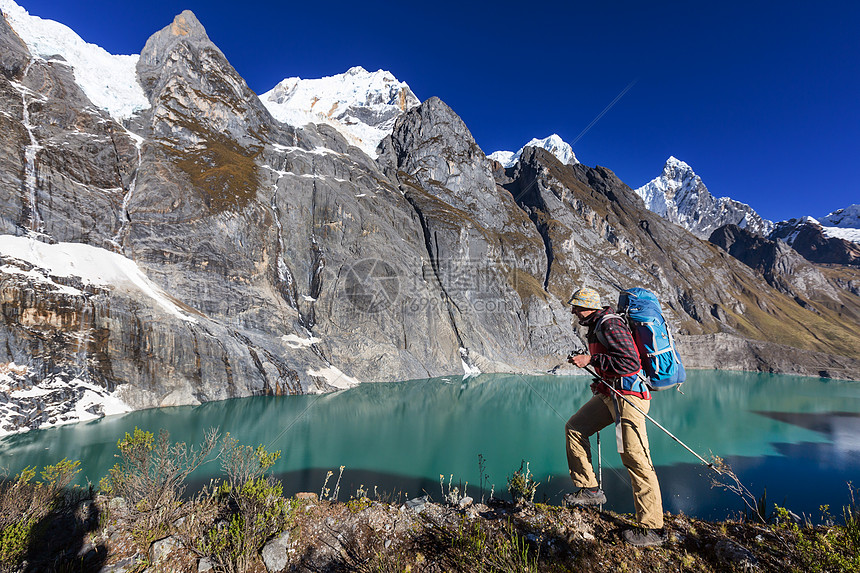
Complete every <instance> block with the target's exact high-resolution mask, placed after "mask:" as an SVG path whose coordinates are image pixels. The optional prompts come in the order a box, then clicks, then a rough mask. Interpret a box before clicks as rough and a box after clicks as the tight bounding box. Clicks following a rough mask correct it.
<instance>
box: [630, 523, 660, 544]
mask: <svg viewBox="0 0 860 573" xmlns="http://www.w3.org/2000/svg"><path fill="white" fill-rule="evenodd" d="M621 537H622V538H623V539H624V541H626V542H627V543H629V544H630V545H633V546H635V547H657V546H659V545H663V543H665V541H666V538H665V536H664V535H663V530H661V529H645V528H643V527H631V528H630V529H625V530H624V531H622V532H621Z"/></svg>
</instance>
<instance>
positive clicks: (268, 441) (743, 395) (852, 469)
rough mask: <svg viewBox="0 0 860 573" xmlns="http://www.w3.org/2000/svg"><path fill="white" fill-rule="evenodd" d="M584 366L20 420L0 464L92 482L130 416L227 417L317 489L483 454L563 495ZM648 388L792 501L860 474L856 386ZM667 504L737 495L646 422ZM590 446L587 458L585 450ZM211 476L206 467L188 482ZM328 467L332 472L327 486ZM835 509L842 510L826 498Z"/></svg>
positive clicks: (147, 420) (300, 482) (465, 472)
mask: <svg viewBox="0 0 860 573" xmlns="http://www.w3.org/2000/svg"><path fill="white" fill-rule="evenodd" d="M589 382H590V379H588V378H585V377H560V376H518V375H481V376H478V377H476V378H472V379H469V380H465V381H463V380H462V379H461V378H460V377H445V378H434V379H430V380H415V381H408V382H399V383H393V384H364V385H361V386H359V387H357V388H354V389H352V390H348V391H344V392H339V393H336V394H327V395H322V396H285V397H258V398H245V399H237V400H227V401H223V402H211V403H207V404H204V405H201V406H196V407H179V408H163V409H158V410H146V411H141V412H134V413H131V414H127V415H124V416H115V417H111V418H105V419H102V420H98V421H94V422H87V423H82V424H77V425H74V426H66V427H61V428H54V429H51V430H44V431H37V432H30V433H27V434H22V435H18V436H10V437H7V438H4V439H2V440H0V451H2V462H0V464H2V465H3V466H5V467H6V468H8V469H9V470H10V471H11V472H12V473H14V472H16V471H19V470H20V469H21V468H22V467H24V466H26V465H34V464H37V465H44V464H46V463H55V462H56V461H58V460H60V459H62V458H63V457H66V458H69V459H80V460H81V461H82V466H83V468H84V471H83V472H82V479H83V478H86V479H89V480H90V481H92V482H94V483H97V482H98V480H99V479H100V478H101V477H102V476H104V475H105V474H106V473H107V470H108V468H109V467H110V466H111V465H113V463H115V461H116V460H115V458H114V453H115V452H116V442H117V440H118V439H119V438H121V437H122V436H123V434H124V433H125V432H130V431H132V430H133V429H134V428H135V427H140V428H143V429H147V430H150V431H157V430H158V429H160V428H165V429H167V430H168V431H169V432H170V434H171V436H172V438H173V439H174V440H178V441H186V442H189V443H196V442H200V441H201V439H202V437H203V433H204V431H205V430H206V429H207V428H210V427H219V428H220V429H221V431H222V432H227V431H229V432H230V433H231V434H232V435H233V436H234V437H236V438H237V439H238V440H239V441H240V443H243V444H248V445H253V446H256V445H259V444H263V445H265V446H266V447H267V448H269V449H273V450H281V451H282V457H281V459H280V460H279V461H278V463H277V465H276V466H275V468H274V469H275V472H276V473H277V475H278V476H279V477H280V478H282V479H283V480H284V482H285V489H286V491H287V492H295V491H317V492H319V490H320V488H321V487H322V484H323V480H324V478H325V473H326V471H328V470H334V471H335V477H336V476H337V472H338V467H339V466H341V465H343V466H346V470H345V471H344V474H343V481H342V483H341V486H340V491H341V499H346V498H347V497H348V496H349V495H350V494H354V493H355V491H356V489H357V488H359V487H360V486H362V485H363V486H364V488H365V489H369V490H370V491H371V492H372V491H373V486H377V488H378V491H386V492H397V491H399V492H402V494H403V495H406V494H408V495H409V496H415V495H420V494H422V490H426V491H427V492H428V493H430V494H431V495H432V496H434V497H436V498H439V497H440V491H439V489H440V488H439V475H440V474H443V475H445V482H446V484H447V482H448V480H449V476H450V475H451V474H453V476H454V477H453V482H454V484H455V485H456V484H458V483H460V484H463V485H464V484H465V482H468V483H469V486H468V488H469V489H468V491H469V493H470V494H471V495H473V496H480V493H479V492H478V484H479V480H480V474H479V471H478V455H479V454H480V455H482V456H483V458H484V459H485V460H486V468H485V472H484V473H485V475H487V476H488V477H489V484H488V487H487V489H488V490H489V487H490V486H492V485H495V491H496V493H497V494H498V493H500V492H504V493H505V494H506V491H505V489H506V483H507V477H508V476H509V475H510V474H511V473H512V472H513V471H514V470H516V469H517V468H519V466H520V462H521V461H522V460H526V461H528V462H529V468H530V469H531V471H532V473H533V474H534V476H535V479H538V480H541V481H542V482H543V484H542V485H541V486H540V488H539V489H538V499H544V498H545V499H547V500H549V501H553V502H558V500H559V499H560V496H561V495H562V494H563V493H564V492H567V491H571V490H572V486H571V484H570V482H569V479H568V478H567V466H566V462H565V455H564V423H565V422H566V421H567V418H568V417H569V416H570V415H571V414H572V413H573V412H574V411H575V410H576V409H577V408H578V407H579V406H580V405H581V404H583V403H584V402H585V401H586V400H588V398H589V397H590V395H591V393H590V390H589V388H588V385H589ZM683 390H684V393H685V394H684V395H682V394H680V393H678V392H675V391H665V392H661V393H658V394H655V397H654V401H653V403H652V409H651V415H652V416H653V417H654V418H656V419H657V420H658V421H660V423H661V424H663V425H664V426H665V427H666V428H667V429H669V430H670V431H671V432H673V433H674V434H675V435H676V436H678V437H679V438H680V439H681V440H683V441H684V442H685V443H687V445H689V446H690V447H691V448H693V449H694V450H696V451H697V452H698V453H699V454H701V455H702V456H703V457H705V458H708V457H709V456H710V454H711V452H713V453H714V454H718V455H719V456H721V457H722V458H724V459H726V460H727V461H728V462H729V463H730V464H731V465H732V467H733V468H734V469H735V471H736V472H737V473H738V475H739V476H740V477H741V479H742V480H743V481H744V482H745V483H746V485H747V486H748V487H750V488H751V489H752V491H753V492H754V493H756V495H759V494H760V493H761V492H762V491H763V490H764V488H765V487H766V488H767V492H768V499H769V500H771V501H773V502H777V503H780V504H783V503H785V504H787V505H788V507H790V508H791V509H792V510H794V511H795V512H797V513H801V512H806V513H807V514H811V515H813V517H817V516H818V506H819V505H821V504H830V505H831V507H833V508H839V507H840V506H841V505H842V504H845V503H847V501H848V487H847V485H846V482H847V481H849V480H852V479H853V480H854V482H855V484H860V479H858V478H860V431H858V430H860V385H858V384H857V383H850V382H839V381H825V380H819V379H812V378H800V377H792V376H776V375H768V374H751V373H733V372H713V371H706V372H703V371H692V372H690V378H689V380H688V383H687V384H685V385H684V387H683ZM602 436H603V463H604V479H605V486H606V487H605V489H606V490H607V494H608V495H609V497H610V503H609V504H608V507H609V508H610V509H613V510H616V511H622V512H628V511H632V496H631V493H630V486H629V482H628V481H627V476H626V470H624V468H623V466H622V465H621V462H620V459H619V457H618V454H617V453H615V448H614V441H613V433H612V431H611V429H607V430H606V431H604V432H603V434H602ZM649 438H650V442H651V448H652V457H653V459H654V463H655V465H657V466H658V467H657V473H658V476H659V478H660V482H661V486H662V490H663V499H664V504H665V507H666V509H667V510H669V511H672V512H678V511H683V512H685V513H687V514H691V515H697V516H700V517H713V518H718V517H725V516H726V515H729V514H730V513H733V512H737V511H739V510H740V509H741V508H742V505H741V503H740V501H739V500H738V499H737V498H734V497H733V496H731V495H730V494H726V493H723V492H721V491H720V490H715V489H711V487H710V477H709V474H710V473H711V472H710V470H708V469H707V468H706V467H704V466H703V465H701V464H697V463H695V462H696V459H695V458H694V457H693V456H692V455H690V454H689V453H688V452H686V451H685V450H684V449H682V448H681V447H680V446H678V445H677V444H676V443H675V442H674V441H672V440H671V439H670V438H668V437H667V436H666V435H665V434H663V433H662V432H661V431H660V430H659V429H658V428H656V427H655V426H653V425H649ZM595 458H596V456H595ZM218 475H219V468H218V464H217V462H216V463H213V464H209V465H207V466H205V467H204V468H203V469H202V470H201V471H199V472H198V473H197V474H196V475H195V481H196V482H201V481H205V480H208V479H209V477H214V476H218ZM332 485H333V481H332V482H331V483H329V486H330V487H331V486H332ZM835 513H838V511H837V512H835Z"/></svg>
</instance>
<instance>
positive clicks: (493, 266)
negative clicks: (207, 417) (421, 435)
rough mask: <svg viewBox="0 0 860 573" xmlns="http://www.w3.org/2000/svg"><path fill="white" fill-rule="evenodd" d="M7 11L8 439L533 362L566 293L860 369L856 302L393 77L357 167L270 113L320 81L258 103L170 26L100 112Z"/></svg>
mask: <svg viewBox="0 0 860 573" xmlns="http://www.w3.org/2000/svg"><path fill="white" fill-rule="evenodd" d="M0 2H3V4H2V6H3V11H4V13H7V9H8V14H11V15H10V16H7V18H3V19H0V47H2V50H0V129H2V132H3V133H4V134H6V135H5V136H4V137H3V138H2V140H0V312H2V316H3V322H2V324H0V432H11V431H19V430H21V429H25V428H30V427H41V426H45V425H51V424H57V423H63V422H67V421H72V420H75V419H84V418H88V417H95V416H100V415H105V414H107V413H111V412H117V411H125V410H128V409H138V408H147V407H156V406H166V405H175V404H196V403H201V402H205V401H209V400H219V399H224V398H230V397H238V396H249V395H266V394H287V393H292V394H295V393H309V392H328V391H334V390H338V389H343V388H348V387H350V386H353V385H355V384H359V383H366V382H384V381H391V380H403V379H415V378H424V377H428V376H435V375H444V374H451V373H454V372H462V373H467V374H468V373H474V372H478V371H484V372H487V371H513V372H534V371H547V370H549V369H551V368H553V367H555V366H557V365H559V364H560V363H563V361H564V357H565V356H566V354H567V353H568V352H569V351H570V350H571V349H574V348H577V347H581V344H582V343H581V341H580V339H579V336H578V333H577V329H576V328H575V327H574V325H572V323H571V316H570V313H569V310H568V309H567V308H566V307H565V305H564V304H563V300H566V298H567V297H568V296H569V295H570V292H571V290H572V289H574V288H575V287H577V286H579V285H581V284H583V283H588V284H590V285H592V286H595V287H596V288H598V289H599V290H600V292H601V294H602V295H603V296H604V297H605V298H606V300H607V301H612V300H614V298H615V297H617V292H618V290H619V289H620V288H624V287H628V286H633V285H641V286H645V287H648V288H651V289H653V290H655V291H656V292H658V293H659V295H660V296H661V298H662V300H663V301H664V304H665V307H666V309H667V314H668V315H669V318H670V319H671V320H672V322H673V324H675V325H676V327H677V329H678V330H679V331H680V334H681V336H680V337H679V340H680V344H681V345H682V348H683V349H684V352H685V357H686V359H687V364H688V365H689V366H690V367H692V368H696V367H701V368H713V367H717V366H719V367H722V368H732V367H735V368H753V369H760V370H769V371H784V372H796V373H806V374H810V373H812V374H819V373H821V374H822V375H829V376H838V377H849V378H852V377H857V376H858V375H857V372H860V351H858V348H860V344H858V342H860V325H858V324H857V322H856V321H854V322H852V321H849V320H844V317H846V316H848V313H850V312H854V309H855V308H857V307H860V298H858V297H857V296H856V292H854V293H852V292H850V291H849V290H847V289H842V290H841V291H840V293H839V295H838V298H833V296H834V295H832V293H829V291H827V292H825V291H822V294H821V296H819V297H818V298H815V299H813V298H812V297H809V300H806V299H803V300H802V301H800V302H799V301H798V297H801V298H802V297H804V296H805V294H804V293H806V292H807V291H808V289H807V290H803V289H799V288H796V287H795V286H794V284H793V283H792V284H791V285H790V286H792V288H795V290H793V291H791V292H792V293H794V294H791V293H788V291H786V290H785V289H782V288H781V287H779V285H777V287H775V286H774V285H772V284H769V283H768V281H767V280H766V277H765V276H764V275H763V274H762V273H761V272H759V271H757V270H754V269H753V268H751V267H749V266H747V265H745V264H743V263H742V262H740V261H739V260H737V259H735V258H734V257H732V256H730V255H729V254H728V253H727V252H725V251H724V250H722V249H720V248H719V247H717V246H715V245H713V244H711V243H709V242H707V241H703V240H701V239H699V238H697V237H696V236H695V235H693V234H691V233H690V232H688V231H686V230H685V229H683V228H681V227H678V226H677V225H673V224H671V223H669V222H668V221H666V220H665V219H663V218H662V217H660V216H659V215H657V214H655V213H652V212H650V211H648V210H646V209H643V207H642V202H641V200H640V199H639V198H638V197H637V196H636V194H635V193H634V192H633V191H632V190H631V189H630V188H629V187H627V186H626V185H625V184H624V183H623V182H621V181H620V180H618V178H617V177H615V175H614V174H613V173H612V172H611V171H610V170H608V169H606V168H603V167H595V168H590V167H587V166H584V165H581V164H578V163H577V164H573V165H571V164H567V163H564V162H562V161H559V159H558V158H557V157H556V156H555V155H553V154H552V153H550V152H548V151H546V150H545V149H542V148H539V147H534V146H526V147H525V148H524V150H523V152H522V154H521V157H520V158H519V160H518V161H517V162H516V164H515V165H513V166H512V167H510V168H508V169H503V168H501V167H499V165H498V163H496V162H494V161H493V160H491V159H490V158H488V157H487V156H485V155H484V153H483V152H482V150H481V149H480V147H479V146H478V145H477V143H476V142H475V140H474V138H473V137H472V135H471V134H470V132H469V130H468V128H467V126H466V125H465V124H464V123H463V121H462V120H461V119H460V118H459V117H458V116H457V114H456V113H455V111H454V110H452V109H451V108H450V107H448V106H447V105H446V104H445V103H444V102H442V101H441V100H439V99H437V98H430V99H429V100H426V101H424V102H422V103H420V104H416V103H415V102H412V101H411V99H410V98H409V93H411V92H408V93H407V92H406V90H407V89H408V88H407V87H403V85H402V84H400V83H399V82H396V80H394V79H393V76H390V75H387V74H385V73H383V74H382V76H381V77H380V76H375V77H376V78H377V79H380V80H381V81H383V82H388V83H387V84H386V85H388V86H389V88H390V89H389V91H385V90H382V92H384V94H386V95H385V96H384V97H382V99H381V100H379V99H374V98H371V99H370V100H368V99H366V98H359V99H360V100H361V101H362V102H363V103H362V104H355V105H357V106H358V107H353V108H352V111H350V112H349V114H350V115H348V116H347V115H344V116H339V118H335V119H336V120H337V122H340V124H343V125H347V127H349V125H348V124H349V123H350V122H352V121H353V120H354V121H355V122H356V123H355V124H353V125H352V127H353V128H356V127H357V126H358V123H362V122H365V121H366V122H367V123H366V126H367V128H368V129H374V130H377V133H379V132H380V130H381V131H386V130H387V129H389V128H383V127H382V126H383V125H389V123H390V131H388V132H387V133H386V134H385V137H384V138H383V139H382V140H381V142H380V144H379V145H378V147H376V148H375V149H373V150H372V153H367V152H366V151H365V150H364V144H366V143H367V141H369V140H362V141H363V145H362V146H358V145H355V143H356V140H355V139H353V138H352V137H347V136H345V135H344V133H342V130H343V129H345V128H344V127H343V125H337V126H335V124H333V123H331V122H329V121H325V120H323V121H311V122H308V121H306V120H307V117H301V118H300V119H299V120H295V119H292V118H293V116H290V115H289V114H287V115H285V116H284V118H285V120H286V121H281V120H279V119H277V117H274V116H273V111H270V108H272V106H273V105H274V104H277V105H282V104H285V105H287V106H289V105H292V104H295V105H296V106H298V109H302V107H301V106H303V105H305V103H306V100H302V98H304V97H305V96H304V95H301V94H305V93H310V91H312V89H314V88H312V87H308V86H312V85H313V84H304V83H302V82H299V81H297V82H296V83H295V86H296V88H295V90H293V92H292V93H293V97H288V95H286V94H287V93H288V92H290V89H284V90H283V93H282V94H281V95H283V98H282V101H280V103H279V102H278V101H277V98H275V100H267V98H266V96H264V97H263V98H262V99H261V98H258V97H257V96H256V95H255V94H254V93H253V92H252V91H251V90H250V89H249V88H248V86H247V84H246V83H245V81H244V80H243V79H242V78H241V76H239V74H238V73H237V72H236V70H235V69H234V68H233V67H232V66H231V65H230V63H229V62H228V61H227V59H226V58H225V57H224V55H223V53H222V52H221V51H220V50H219V49H218V48H217V46H215V45H214V44H213V43H212V42H211V40H210V39H209V38H208V36H207V34H206V31H205V29H204V28H203V26H202V25H201V23H200V22H199V21H198V20H197V18H196V17H195V16H194V14H192V13H191V12H188V11H186V12H183V13H182V14H180V15H178V16H176V18H175V19H174V20H173V22H172V23H170V24H169V25H168V26H166V27H165V28H164V29H162V30H160V31H158V32H156V33H155V34H154V35H153V36H152V37H151V38H150V39H149V40H148V41H147V42H146V44H145V46H144V47H143V49H142V51H141V53H140V55H139V56H138V57H131V59H123V60H121V62H123V64H122V65H121V66H119V65H118V67H117V70H120V71H121V72H122V73H120V72H119V71H117V72H116V74H114V71H115V70H114V69H113V68H106V71H105V74H104V76H105V77H104V78H103V79H104V80H105V83H104V85H105V86H108V89H109V91H110V89H112V88H111V87H110V86H115V85H119V84H122V85H125V83H124V82H125V80H122V79H121V78H125V77H126V75H125V74H126V73H127V69H126V67H127V66H128V62H133V63H134V78H135V79H134V81H135V83H136V84H137V88H133V86H132V88H130V89H131V90H132V91H134V90H135V89H139V90H140V92H141V93H142V94H143V97H144V98H145V100H146V103H145V104H143V103H140V102H138V103H136V104H135V105H133V106H131V107H125V108H117V107H114V106H113V104H112V103H111V101H112V100H110V98H109V99H108V100H107V103H104V102H102V103H97V101H96V100H97V97H96V96H94V95H91V89H92V88H93V86H92V85H91V84H90V83H89V82H90V80H88V79H86V77H87V76H86V74H85V72H84V71H82V69H83V68H86V66H87V65H88V64H86V63H81V61H82V60H75V59H74V58H75V57H73V56H72V55H71V54H70V53H69V54H66V53H65V52H64V50H72V49H77V48H70V47H69V46H80V45H82V44H79V43H77V41H75V40H74V38H72V37H71V36H67V37H66V39H67V40H68V41H67V42H63V43H60V44H57V45H54V46H52V47H51V48H50V49H48V48H42V47H40V46H42V44H39V43H38V41H36V40H34V39H33V38H37V37H41V36H48V35H50V34H48V33H46V32H44V28H40V26H43V25H46V24H44V23H42V24H40V23H39V22H37V21H35V20H31V19H28V18H30V17H29V16H28V15H27V14H26V13H23V14H22V12H23V11H22V10H20V8H19V7H17V5H14V4H12V2H11V0H0ZM16 10H17V11H16ZM27 30H30V31H33V30H35V31H36V32H35V33H32V34H31V33H30V32H28V31H27ZM40 30H42V31H40ZM66 30H68V29H66ZM69 32H70V33H71V31H69ZM28 34H29V35H28ZM72 34H73V33H72ZM58 37H59V36H58ZM28 38H29V39H28ZM78 40H79V38H78ZM81 42H82V41H81ZM87 49H90V48H87ZM55 50H56V51H55ZM81 50H83V48H82V49H81ZM81 50H79V51H80V52H81V53H84V54H85V53H86V52H85V51H81ZM49 52H52V53H49ZM82 58H83V60H86V59H87V58H86V57H82ZM124 66H126V67H124ZM351 72H352V73H351V74H350V73H349V72H348V73H347V74H346V75H350V76H351V77H352V80H350V81H355V82H356V85H361V84H362V82H364V85H365V87H366V85H367V82H369V81H370V78H371V76H374V74H368V73H366V72H363V71H362V70H360V69H358V68H353V69H352V70H351ZM376 74H378V72H377V73H376ZM346 75H345V76H344V77H341V78H340V79H338V82H346V81H348V78H347V77H346ZM365 80H366V81H365ZM373 81H376V80H373ZM320 85H322V84H320ZM374 85H375V84H374ZM397 86H399V87H398V88H397V89H399V90H400V91H399V92H398V93H399V94H402V96H401V95H398V96H396V97H394V100H397V101H395V102H394V103H393V104H392V103H391V102H392V101H393V100H392V99H390V97H389V96H391V94H392V91H391V90H393V89H394V88H395V87H397ZM281 87H284V88H286V86H285V85H282V86H281ZM386 89H388V88H386ZM274 91H275V90H273V92H274ZM370 91H373V90H370ZM273 92H270V93H273ZM335 92H337V90H335ZM382 92H379V93H382ZM92 93H95V92H92ZM363 93H370V92H369V91H368V90H365V92H363ZM299 95H301V98H300V97H299ZM314 97H319V101H320V102H322V101H326V102H328V101H332V102H334V101H338V102H340V101H341V100H340V99H339V96H337V93H329V92H321V93H320V94H319V95H318V96H314ZM392 97H393V96H392ZM401 97H402V100H401ZM94 98H95V99H94ZM296 98H298V99H296ZM326 98H328V99H326ZM386 98H389V99H386ZM303 101H304V102H305V103H302V102H303ZM400 101H403V102H405V104H404V105H402V106H401V105H400V103H398V102H400ZM290 102H292V104H291V103H290ZM333 105H334V104H332V106H333ZM344 105H346V104H344ZM362 105H364V106H365V107H366V108H367V109H365V111H367V114H365V115H363V113H364V112H361V111H359V108H360V107H361V106H362ZM377 105H379V106H383V107H381V108H376V107H374V106H377ZM340 106H341V104H340V103H338V109H339V108H340ZM349 106H353V103H350V104H349ZM349 106H346V107H349ZM386 106H387V107H386ZM392 106H393V107H392ZM395 108H396V109H395ZM272 109H274V113H275V114H277V113H278V109H279V108H277V107H275V108H272ZM329 109H331V106H329ZM374 110H375V111H374ZM377 112H378V113H377ZM389 114H390V115H389ZM335 115H336V114H334V113H333V114H332V116H331V117H334V116H335ZM392 118H393V123H391V122H390V121H391V119H392ZM290 122H292V123H290ZM362 129H363V128H362ZM347 135H349V133H347ZM828 280H830V279H828ZM833 280H836V279H833ZM841 280H847V281H849V282H850V281H851V280H853V279H852V278H851V277H850V276H847V275H846V276H843V277H841ZM846 293H847V294H846ZM715 348H719V352H718V353H716V351H712V349H715ZM717 355H718V356H719V359H717Z"/></svg>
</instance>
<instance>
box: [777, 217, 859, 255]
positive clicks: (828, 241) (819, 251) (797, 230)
mask: <svg viewBox="0 0 860 573" xmlns="http://www.w3.org/2000/svg"><path fill="white" fill-rule="evenodd" d="M770 238H771V239H779V240H781V241H784V242H786V243H788V244H789V245H791V247H792V248H793V249H794V250H795V251H797V252H798V253H800V254H801V255H803V257H804V258H806V259H807V260H809V261H812V262H813V263H825V264H837V265H852V266H860V245H858V244H857V243H852V242H850V241H846V240H844V239H839V238H836V237H828V236H827V235H825V234H824V231H823V230H822V229H821V225H820V224H818V223H817V222H810V221H808V220H806V219H789V220H788V221H782V222H780V223H777V225H776V227H775V228H774V230H773V232H772V233H771V234H770Z"/></svg>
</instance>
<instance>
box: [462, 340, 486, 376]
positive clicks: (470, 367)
mask: <svg viewBox="0 0 860 573" xmlns="http://www.w3.org/2000/svg"><path fill="white" fill-rule="evenodd" d="M460 362H462V363H463V377H464V378H470V377H472V376H477V375H478V374H480V373H481V369H480V368H478V367H477V366H475V365H474V364H472V359H471V358H470V357H469V349H468V348H463V347H460Z"/></svg>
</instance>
